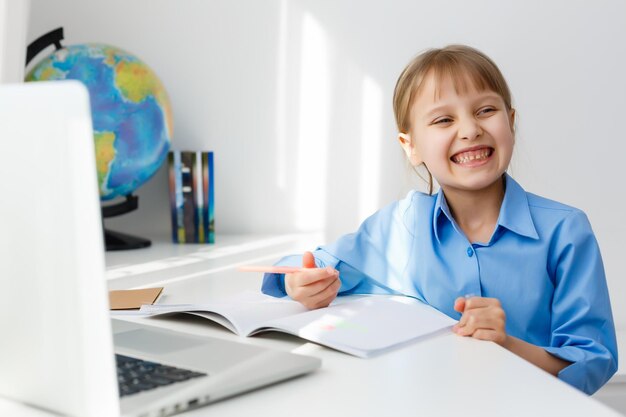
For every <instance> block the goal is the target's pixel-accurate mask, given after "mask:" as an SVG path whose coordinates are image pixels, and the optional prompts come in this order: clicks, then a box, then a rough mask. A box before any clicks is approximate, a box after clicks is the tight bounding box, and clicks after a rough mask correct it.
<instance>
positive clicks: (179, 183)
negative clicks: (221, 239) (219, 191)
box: [168, 151, 215, 243]
mask: <svg viewBox="0 0 626 417" xmlns="http://www.w3.org/2000/svg"><path fill="white" fill-rule="evenodd" d="M168 161H169V188H170V210H171V221H172V240H173V241H174V242H175V243H215V218H214V217H215V216H214V205H215V199H214V195H215V193H214V168H213V152H202V151H198V152H194V151H170V152H169V154H168Z"/></svg>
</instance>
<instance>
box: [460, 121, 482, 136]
mask: <svg viewBox="0 0 626 417" xmlns="http://www.w3.org/2000/svg"><path fill="white" fill-rule="evenodd" d="M482 134H483V131H482V129H481V128H480V124H479V123H478V121H477V120H475V119H474V118H467V119H464V120H461V122H460V123H459V138H461V139H467V140H474V139H476V138H478V137H479V136H480V135H482Z"/></svg>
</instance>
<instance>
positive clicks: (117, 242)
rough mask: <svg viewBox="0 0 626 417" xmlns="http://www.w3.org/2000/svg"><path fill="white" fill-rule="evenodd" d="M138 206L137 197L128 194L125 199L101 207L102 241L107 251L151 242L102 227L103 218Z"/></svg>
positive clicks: (140, 246) (136, 246) (137, 246)
mask: <svg viewBox="0 0 626 417" xmlns="http://www.w3.org/2000/svg"><path fill="white" fill-rule="evenodd" d="M137 207H139V197H137V196H134V195H132V194H129V195H127V196H126V200H125V201H123V202H121V203H118V204H113V205H110V206H103V207H102V229H103V230H104V243H105V246H106V250H107V251H115V250H127V249H139V248H147V247H148V246H150V245H151V244H152V243H151V242H150V241H149V240H148V239H144V238H142V237H138V236H133V235H128V234H126V233H121V232H115V231H113V230H108V229H107V228H105V227H104V219H105V218H109V217H115V216H119V215H121V214H126V213H130V212H131V211H134V210H137Z"/></svg>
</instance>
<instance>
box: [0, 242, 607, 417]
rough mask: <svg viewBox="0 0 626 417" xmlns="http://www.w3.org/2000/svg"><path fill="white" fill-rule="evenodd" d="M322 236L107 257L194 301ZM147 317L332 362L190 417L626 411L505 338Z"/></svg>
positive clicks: (249, 282) (117, 279)
mask: <svg viewBox="0 0 626 417" xmlns="http://www.w3.org/2000/svg"><path fill="white" fill-rule="evenodd" d="M318 239H319V238H316V237H315V236H308V237H307V236H305V237H302V238H301V237H298V236H287V237H278V238H263V237H258V236H257V237H243V236H239V237H237V236H230V237H228V236H223V237H218V244H217V245H215V246H201V245H173V244H170V243H166V242H165V241H163V242H153V246H152V247H151V248H149V249H142V250H137V251H130V252H117V253H116V252H112V253H108V254H107V269H108V272H107V277H108V279H109V288H110V289H120V288H137V287H145V286H153V285H159V286H164V287H165V290H164V293H163V295H162V297H163V298H162V299H161V300H162V301H163V302H167V303H178V302H191V303H193V302H199V301H202V300H207V299H211V298H215V297H222V296H225V295H230V294H233V293H236V292H237V291H241V290H244V289H258V288H260V284H261V274H250V273H241V272H237V271H236V270H234V268H235V267H236V266H237V265H239V264H243V263H248V264H250V263H255V264H258V263H269V262H273V261H275V260H277V258H278V257H280V256H281V255H282V254H286V253H295V252H301V251H302V250H303V249H311V248H312V247H314V243H312V242H318V241H319V240H318ZM129 320H133V319H132V318H129ZM135 320H141V319H135ZM147 320H149V321H150V323H153V324H154V325H155V326H159V327H166V328H174V329H177V330H181V331H188V332H191V333H195V334H201V335H211V336H214V337H220V338H224V339H231V340H239V341H241V342H243V343H251V344H256V345H261V346H266V347H272V348H276V349H282V350H287V351H294V352H299V353H304V354H310V355H314V356H317V357H320V358H321V359H322V361H323V364H322V368H321V369H320V370H319V371H317V372H315V373H312V374H310V375H307V376H304V377H300V378H297V379H294V380H290V381H287V382H283V383H279V384H276V385H273V386H270V387H266V388H263V389H260V390H257V391H254V392H251V393H247V394H244V395H241V396H238V397H235V398H231V399H228V400H225V401H222V402H219V403H216V404H212V405H210V406H208V407H205V408H201V409H198V410H195V411H193V412H189V413H186V414H185V415H188V416H205V415H206V416H209V415H217V416H224V417H229V416H233V417H235V416H237V417H239V416H242V415H251V414H254V415H257V416H272V417H279V416H293V415H297V416H299V417H309V416H311V417H313V416H315V417H319V416H359V417H361V416H394V417H395V416H416V415H425V416H454V415H462V416H464V417H467V416H481V417H483V416H562V415H567V416H585V417H587V416H594V417H600V416H616V415H619V414H617V413H616V412H614V411H613V410H611V409H610V408H608V407H606V406H605V405H603V404H601V403H600V402H598V401H595V400H594V399H591V398H589V397H587V396H586V395H584V394H582V393H580V392H578V391H577V390H575V389H574V388H571V387H570V386H568V385H567V384H565V383H563V382H561V381H559V380H557V379H556V378H554V377H552V376H550V375H548V374H547V373H545V372H543V371H541V370H540V369H538V368H536V367H534V366H533V365H530V364H529V363H527V362H525V361H524V360H522V359H520V358H518V357H517V356H515V355H513V354H512V353H510V352H508V351H506V350H505V349H503V348H501V347H499V346H497V345H496V344H493V343H490V342H481V341H477V340H473V339H470V338H461V337H458V336H456V335H454V334H452V333H449V334H443V335H439V336H435V337H432V338H430V339H428V340H424V341H421V342H418V343H415V344H412V345H409V346H407V347H404V348H401V349H397V350H395V351H392V352H390V353H387V354H384V355H382V356H380V357H376V358H373V359H359V358H356V357H352V356H349V355H346V354H343V353H339V352H335V351H332V350H330V349H327V348H323V347H320V346H317V345H314V344H311V343H306V342H304V341H303V340H301V339H298V338H295V337H291V336H287V335H282V334H279V333H277V334H270V335H261V336H254V337H252V338H239V337H238V336H236V335H234V334H232V333H231V332H229V331H228V330H225V329H224V328H222V327H221V326H219V325H216V324H213V323H211V322H209V321H207V320H204V319H200V318H193V317H190V316H183V317H178V318H169V319H163V318H153V319H147ZM6 407H13V406H12V405H9V404H7V402H6V401H5V402H3V401H0V415H15V416H17V415H23V416H32V417H35V416H40V415H43V414H40V413H37V412H35V411H31V412H29V413H26V412H25V413H24V414H18V413H16V412H15V409H13V408H6ZM7 410H8V411H10V412H8V413H7V412H6V411H7Z"/></svg>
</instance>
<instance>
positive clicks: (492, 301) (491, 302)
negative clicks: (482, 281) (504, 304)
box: [465, 297, 500, 310]
mask: <svg viewBox="0 0 626 417" xmlns="http://www.w3.org/2000/svg"><path fill="white" fill-rule="evenodd" d="M490 306H498V307H499V306H500V300H498V299H497V298H489V297H470V298H467V299H465V310H471V309H474V308H483V307H490Z"/></svg>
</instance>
